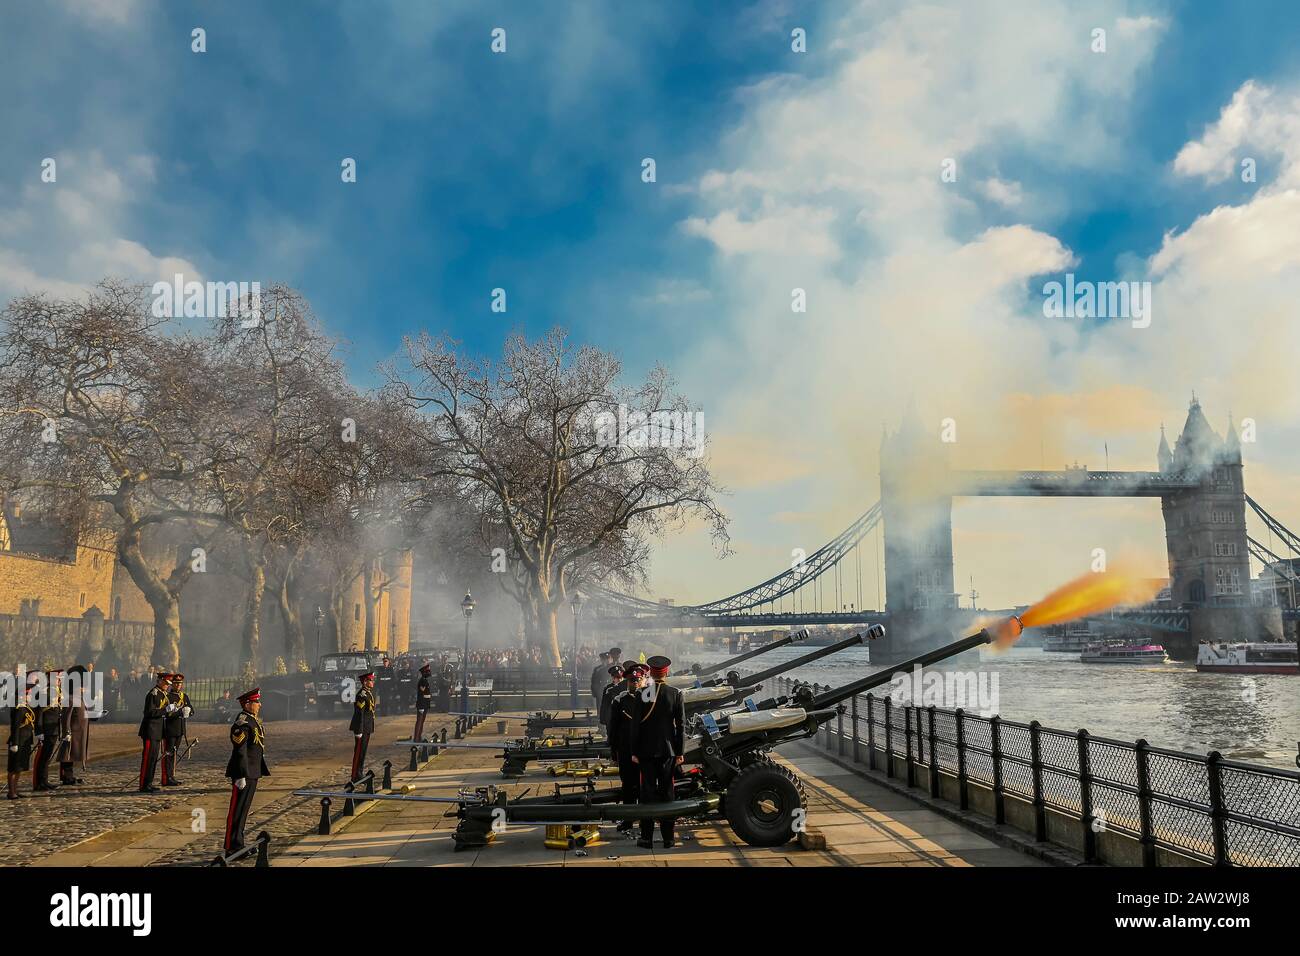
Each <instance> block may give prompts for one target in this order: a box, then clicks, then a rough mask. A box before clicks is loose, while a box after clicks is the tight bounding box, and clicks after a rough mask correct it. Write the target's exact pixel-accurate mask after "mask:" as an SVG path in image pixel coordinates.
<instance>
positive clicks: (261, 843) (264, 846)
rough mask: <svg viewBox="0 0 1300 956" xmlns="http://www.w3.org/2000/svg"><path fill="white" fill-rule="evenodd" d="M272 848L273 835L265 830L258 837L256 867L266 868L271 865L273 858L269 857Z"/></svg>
mask: <svg viewBox="0 0 1300 956" xmlns="http://www.w3.org/2000/svg"><path fill="white" fill-rule="evenodd" d="M270 846H271V834H269V833H267V832H266V831H265V830H263V831H262V832H261V833H259V834H258V835H257V862H256V863H254V864H253V866H254V867H266V866H270V865H271V858H270V856H269V855H268V853H269V848H270Z"/></svg>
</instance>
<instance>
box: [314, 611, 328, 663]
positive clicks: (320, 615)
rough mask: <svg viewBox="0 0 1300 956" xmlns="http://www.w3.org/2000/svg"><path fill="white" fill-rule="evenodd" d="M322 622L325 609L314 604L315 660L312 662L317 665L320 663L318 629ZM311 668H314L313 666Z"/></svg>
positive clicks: (323, 621)
mask: <svg viewBox="0 0 1300 956" xmlns="http://www.w3.org/2000/svg"><path fill="white" fill-rule="evenodd" d="M324 623H325V609H324V608H323V607H321V606H320V605H319V604H318V605H316V660H315V662H314V663H315V664H316V665H317V666H319V665H320V629H321V625H323V624H324ZM312 669H313V670H315V667H313V668H312Z"/></svg>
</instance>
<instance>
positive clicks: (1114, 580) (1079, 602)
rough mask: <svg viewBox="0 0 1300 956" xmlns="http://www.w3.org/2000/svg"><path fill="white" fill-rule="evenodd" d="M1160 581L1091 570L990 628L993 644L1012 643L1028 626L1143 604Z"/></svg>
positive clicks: (1120, 572)
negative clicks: (1017, 614)
mask: <svg viewBox="0 0 1300 956" xmlns="http://www.w3.org/2000/svg"><path fill="white" fill-rule="evenodd" d="M1161 584H1162V582H1161V581H1159V580H1158V579H1153V578H1143V577H1139V576H1137V575H1134V574H1129V573H1126V572H1123V571H1099V572H1090V573H1088V574H1084V575H1081V576H1080V577H1077V578H1075V579H1074V580H1073V581H1071V582H1070V583H1069V584H1064V585H1062V586H1061V587H1059V588H1057V589H1056V590H1055V591H1053V592H1052V593H1051V594H1049V595H1047V597H1045V598H1043V599H1042V600H1041V601H1039V602H1038V603H1037V604H1035V605H1033V607H1031V608H1029V609H1028V610H1027V611H1025V613H1024V614H1021V615H1020V616H1019V617H1010V618H1007V619H1006V620H1004V621H1002V622H1000V623H998V624H997V625H995V626H994V627H992V628H990V630H991V631H992V632H993V638H994V644H995V645H996V646H998V647H1001V648H1005V647H1008V646H1010V645H1011V644H1014V643H1015V642H1016V640H1017V639H1018V638H1019V637H1020V635H1021V633H1022V632H1023V631H1024V629H1025V628H1027V627H1043V626H1045V625H1048V624H1061V623H1063V622H1065V621H1073V620H1076V619H1078V618H1081V617H1087V616H1088V615H1090V614H1100V613H1101V612H1102V611H1109V610H1110V609H1111V608H1113V607H1121V606H1123V605H1129V604H1145V603H1146V602H1148V601H1150V600H1151V599H1152V598H1154V597H1155V596H1156V593H1157V592H1158V591H1159V590H1160V587H1161Z"/></svg>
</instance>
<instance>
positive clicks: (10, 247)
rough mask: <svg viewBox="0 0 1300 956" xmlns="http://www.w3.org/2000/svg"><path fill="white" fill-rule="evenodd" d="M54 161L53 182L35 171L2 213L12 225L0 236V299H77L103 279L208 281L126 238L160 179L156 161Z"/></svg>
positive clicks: (90, 157) (95, 156) (74, 157)
mask: <svg viewBox="0 0 1300 956" xmlns="http://www.w3.org/2000/svg"><path fill="white" fill-rule="evenodd" d="M54 158H55V160H56V161H57V171H58V178H57V180H56V181H55V182H53V183H45V182H41V181H40V180H39V170H37V171H35V172H33V173H32V174H31V175H32V182H30V183H29V184H28V185H27V186H26V187H25V188H24V189H23V191H22V192H21V194H20V196H19V198H18V201H17V204H16V205H15V206H14V207H13V208H11V209H6V210H0V222H6V223H10V224H11V227H7V228H3V229H2V230H0V300H8V299H9V298H10V297H12V296H14V295H20V294H23V293H28V292H38V291H47V292H50V293H51V294H54V295H64V296H66V295H77V294H79V293H80V292H83V291H84V290H86V289H88V288H89V287H91V286H92V285H94V283H95V282H97V281H99V280H100V279H102V278H104V277H105V276H115V277H117V278H122V279H126V280H128V281H138V282H150V283H151V282H154V281H156V280H158V279H170V278H171V277H172V276H173V275H174V274H175V273H177V272H180V273H183V274H184V275H185V276H186V277H187V278H188V277H193V278H194V279H196V280H201V279H202V278H203V277H202V274H201V273H200V270H199V269H198V268H197V267H196V266H195V265H194V264H193V263H192V262H190V261H189V260H188V259H186V258H184V257H181V256H174V255H166V254H158V253H156V252H154V251H153V250H151V249H149V248H148V247H147V246H145V245H144V244H143V243H141V242H140V241H138V240H135V239H131V238H128V237H127V236H126V235H124V233H126V232H127V231H128V230H129V229H130V224H131V218H132V210H133V207H134V206H135V204H136V203H138V202H139V201H140V200H141V194H142V188H143V187H145V186H147V185H149V184H151V183H152V182H153V181H154V178H155V165H156V160H155V159H154V158H153V157H151V156H145V155H132V156H127V157H125V158H124V159H122V160H121V161H119V162H112V161H110V160H108V159H107V158H106V157H104V156H103V155H102V154H100V153H99V152H96V151H91V152H89V153H86V154H77V153H71V154H66V155H59V156H56V157H54ZM13 224H18V227H17V228H13V227H12V225H13Z"/></svg>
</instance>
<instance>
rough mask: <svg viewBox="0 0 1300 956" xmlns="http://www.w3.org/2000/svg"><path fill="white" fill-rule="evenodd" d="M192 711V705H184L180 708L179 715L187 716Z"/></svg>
mask: <svg viewBox="0 0 1300 956" xmlns="http://www.w3.org/2000/svg"><path fill="white" fill-rule="evenodd" d="M192 713H194V708H192V707H184V708H182V709H181V716H182V717H189V715H190V714H192Z"/></svg>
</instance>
